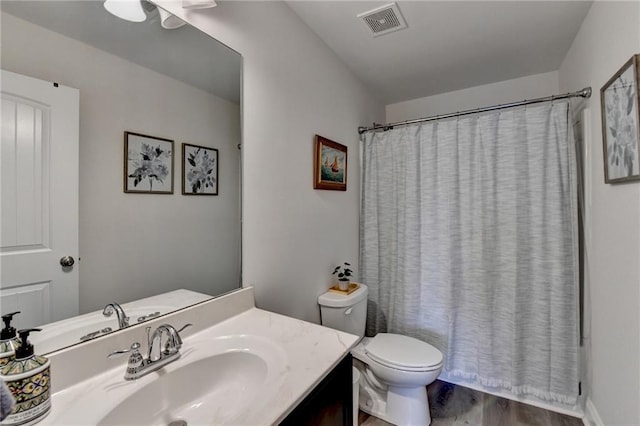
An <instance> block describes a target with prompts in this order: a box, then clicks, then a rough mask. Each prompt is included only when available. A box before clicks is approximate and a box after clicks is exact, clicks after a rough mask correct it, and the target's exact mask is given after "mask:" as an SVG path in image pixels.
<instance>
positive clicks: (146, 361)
mask: <svg viewBox="0 0 640 426" xmlns="http://www.w3.org/2000/svg"><path fill="white" fill-rule="evenodd" d="M190 325H191V324H187V325H185V326H184V327H182V328H181V329H180V330H176V329H175V328H174V327H173V326H172V325H170V324H162V325H160V326H158V328H156V330H155V331H154V332H153V334H151V327H147V328H146V330H147V342H148V345H149V353H148V356H147V358H144V357H143V356H142V354H141V353H140V343H138V342H136V343H134V344H132V345H131V347H130V348H129V349H125V350H120V351H115V352H112V353H110V354H109V355H108V356H107V358H111V357H113V356H116V355H121V354H125V353H130V354H131V355H129V362H128V363H127V371H126V372H125V374H124V379H125V380H135V379H137V378H139V377H142V376H145V375H147V374H149V373H151V372H153V371H156V370H157V369H159V368H161V367H164V366H165V365H167V364H169V363H171V362H173V361H175V360H177V359H178V358H180V348H181V347H182V338H181V337H180V332H181V331H182V330H184V329H185V328H187V327H189V326H190ZM164 334H166V335H167V339H166V342H165V344H164V349H162V336H163V335H164Z"/></svg>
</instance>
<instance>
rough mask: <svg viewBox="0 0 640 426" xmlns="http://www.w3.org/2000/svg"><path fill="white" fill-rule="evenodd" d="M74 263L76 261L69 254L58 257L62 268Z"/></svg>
mask: <svg viewBox="0 0 640 426" xmlns="http://www.w3.org/2000/svg"><path fill="white" fill-rule="evenodd" d="M74 263H76V261H75V260H73V257H71V256H64V257H61V258H60V265H62V266H63V267H64V268H69V267H71V266H73V264H74Z"/></svg>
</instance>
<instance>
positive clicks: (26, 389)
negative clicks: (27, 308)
mask: <svg viewBox="0 0 640 426" xmlns="http://www.w3.org/2000/svg"><path fill="white" fill-rule="evenodd" d="M33 331H40V329H39V328H27V329H24V330H18V335H19V336H20V341H21V344H20V346H19V347H18V348H17V349H16V354H15V359H13V360H11V361H9V363H8V364H7V365H5V366H4V367H3V368H2V369H0V378H1V379H2V380H4V382H5V383H6V385H7V387H8V388H9V390H11V393H12V394H13V398H14V399H15V401H16V403H15V405H14V407H13V410H12V411H11V414H10V415H9V416H8V417H7V418H5V419H4V420H3V421H2V423H1V424H2V425H3V426H17V425H24V424H25V423H31V422H34V421H35V420H40V419H41V418H42V417H43V416H45V415H46V414H48V413H49V411H50V409H51V398H50V389H51V381H50V377H51V373H50V368H49V367H50V365H51V362H50V361H49V360H48V359H47V358H45V357H43V356H39V355H36V354H35V353H34V347H33V345H32V344H31V343H30V342H29V333H31V332H33Z"/></svg>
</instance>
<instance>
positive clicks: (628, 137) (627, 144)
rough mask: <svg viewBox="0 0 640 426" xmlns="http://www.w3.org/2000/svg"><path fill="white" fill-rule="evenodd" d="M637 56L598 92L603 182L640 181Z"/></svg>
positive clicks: (638, 57) (639, 57)
mask: <svg viewBox="0 0 640 426" xmlns="http://www.w3.org/2000/svg"><path fill="white" fill-rule="evenodd" d="M639 62H640V55H634V56H633V57H632V58H631V59H629V60H628V61H627V63H625V64H624V65H623V66H622V68H620V69H619V70H618V72H616V73H615V74H614V75H613V77H611V79H610V80H609V81H608V82H607V83H606V84H605V85H604V86H603V87H602V89H601V90H600V102H601V105H602V146H603V149H604V181H605V183H619V182H628V181H633V180H639V179H640V155H639V152H638V141H639V140H640V126H639V123H640V114H639V112H638V102H639V100H640V97H639V95H638V75H639V74H640V73H639V70H638V66H639Z"/></svg>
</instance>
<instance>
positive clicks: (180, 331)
mask: <svg viewBox="0 0 640 426" xmlns="http://www.w3.org/2000/svg"><path fill="white" fill-rule="evenodd" d="M192 325H193V324H191V323H189V324H185V325H183V326H182V328H181V329H180V330H178V333H182V330H184V329H185V328H187V327H191V326H192Z"/></svg>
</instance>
